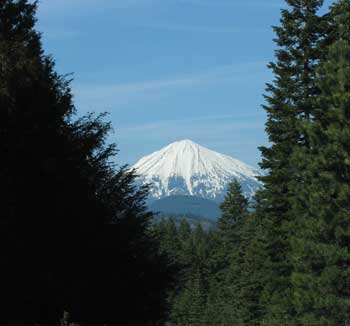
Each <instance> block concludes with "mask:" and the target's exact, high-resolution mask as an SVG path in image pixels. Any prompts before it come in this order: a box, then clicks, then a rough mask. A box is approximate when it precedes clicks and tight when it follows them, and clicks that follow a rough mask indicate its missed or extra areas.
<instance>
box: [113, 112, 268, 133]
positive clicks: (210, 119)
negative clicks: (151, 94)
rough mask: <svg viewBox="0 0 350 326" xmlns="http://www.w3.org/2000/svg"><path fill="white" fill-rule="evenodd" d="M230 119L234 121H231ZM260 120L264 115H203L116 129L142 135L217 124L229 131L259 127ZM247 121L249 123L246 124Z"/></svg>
mask: <svg viewBox="0 0 350 326" xmlns="http://www.w3.org/2000/svg"><path fill="white" fill-rule="evenodd" d="M232 119H233V120H235V121H232ZM261 119H265V115H264V113H263V112H261V113H249V114H223V115H204V116H197V117H190V118H184V119H171V120H160V121H156V122H151V123H143V124H137V125H131V126H127V127H122V128H117V129H118V133H119V132H122V133H128V132H141V133H142V132H147V131H154V130H157V129H164V128H165V129H168V127H169V126H176V128H179V126H180V125H181V126H182V127H185V125H186V124H190V125H191V127H190V128H193V127H192V126H193V124H207V123H210V126H213V125H215V124H216V123H217V124H219V125H220V126H221V128H222V127H224V128H227V129H231V128H233V127H234V128H237V127H239V128H240V129H247V128H255V127H256V126H261V123H260V122H258V123H257V120H259V121H260V120H261ZM223 120H224V123H223V122H222V121H223ZM230 120H231V121H230ZM242 120H243V121H242ZM249 120H250V121H251V122H247V121H249ZM184 124H185V125H184ZM180 128H181V127H180ZM200 131H201V130H200ZM221 131H222V129H221Z"/></svg>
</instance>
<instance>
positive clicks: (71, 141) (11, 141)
mask: <svg viewBox="0 0 350 326" xmlns="http://www.w3.org/2000/svg"><path fill="white" fill-rule="evenodd" d="M35 10H36V3H33V2H32V1H27V0H18V1H15V0H4V1H0V150H1V153H3V157H2V159H1V163H0V189H1V199H2V201H1V210H0V225H1V228H0V233H1V234H0V235H1V236H0V241H1V248H4V249H5V250H4V253H3V255H2V259H1V261H0V270H1V276H2V278H1V279H2V280H3V283H2V285H1V294H0V299H1V306H2V308H3V311H4V313H3V314H2V324H4V325H34V324H35V323H39V324H40V325H42V326H45V325H55V323H57V321H58V320H59V318H60V312H61V311H63V310H65V309H66V310H68V311H70V312H71V313H72V316H73V318H74V320H77V321H79V323H81V324H84V326H85V325H87V326H88V325H99V324H103V323H105V322H108V324H109V325H110V326H112V325H116V324H119V321H120V319H123V318H125V317H128V319H129V321H130V322H131V323H133V324H137V325H145V324H149V323H155V322H157V321H158V320H160V319H162V317H163V316H164V314H165V304H166V302H165V292H166V288H167V285H166V284H167V282H168V279H169V278H168V274H167V273H168V271H167V265H166V262H165V261H164V260H163V258H162V257H161V256H159V255H158V248H157V242H156V241H155V239H153V237H151V236H150V235H149V234H148V232H147V227H148V224H149V220H150V218H151V214H150V213H148V212H147V211H146V208H145V196H146V194H147V188H146V187H144V188H137V187H136V186H135V185H134V180H135V173H134V172H130V171H129V170H128V168H127V167H121V168H118V167H117V166H115V164H113V163H112V158H113V156H114V154H115V153H116V150H115V146H114V145H109V144H106V138H107V137H108V133H109V131H110V129H111V127H110V124H109V123H106V122H104V115H102V116H97V117H96V116H94V115H93V114H90V115H87V116H85V117H81V118H79V119H77V118H76V117H75V115H74V113H75V109H74V105H73V102H72V93H71V89H70V82H69V80H67V79H66V78H65V77H64V76H59V75H58V74H57V73H56V72H55V70H54V68H55V67H54V62H53V59H52V58H51V57H48V56H46V55H45V54H44V52H43V49H42V46H41V41H40V34H39V33H38V32H37V31H36V30H35V28H34V27H35V26H34V25H35V21H36V19H35ZM117 301H118V302H119V304H118V305H116V302H117ZM130 311H132V312H133V313H132V314H130Z"/></svg>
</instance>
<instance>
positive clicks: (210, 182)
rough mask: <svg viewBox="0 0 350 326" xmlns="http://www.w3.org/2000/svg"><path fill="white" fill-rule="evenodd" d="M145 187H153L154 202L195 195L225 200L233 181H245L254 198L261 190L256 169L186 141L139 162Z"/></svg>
mask: <svg viewBox="0 0 350 326" xmlns="http://www.w3.org/2000/svg"><path fill="white" fill-rule="evenodd" d="M134 168H135V169H136V171H137V173H138V174H139V175H140V180H141V182H142V183H151V184H153V187H152V189H151V194H152V197H153V198H156V199H159V198H163V197H166V196H170V195H193V196H199V197H203V198H207V199H214V200H217V201H220V200H222V198H223V195H224V193H225V191H226V188H227V185H228V183H229V182H231V181H232V179H237V180H239V181H242V183H243V181H244V184H243V185H242V187H243V190H244V191H245V192H246V195H247V196H251V195H252V194H253V193H254V192H255V191H256V189H257V187H258V186H260V184H259V182H258V181H257V179H256V176H257V175H260V173H259V172H258V171H257V170H256V169H254V168H253V167H250V166H248V165H247V164H245V163H243V162H241V161H239V160H237V159H235V158H232V157H230V156H227V155H224V154H220V153H218V152H215V151H212V150H210V149H208V148H205V147H203V146H201V145H199V144H196V143H195V142H193V141H191V140H189V139H185V140H180V141H176V142H174V143H171V144H169V145H168V146H166V147H164V148H162V149H161V150H159V151H157V152H154V153H152V154H150V155H148V156H145V157H143V158H142V159H140V160H139V161H138V162H137V163H136V164H135V166H134Z"/></svg>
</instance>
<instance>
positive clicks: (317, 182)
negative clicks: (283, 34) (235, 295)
mask: <svg viewBox="0 0 350 326" xmlns="http://www.w3.org/2000/svg"><path fill="white" fill-rule="evenodd" d="M332 17H333V18H332V19H333V21H332V24H333V26H334V27H336V28H337V30H336V31H335V32H334V35H335V42H334V43H333V45H332V46H330V47H329V53H328V55H327V56H326V58H325V60H324V61H323V62H322V64H321V66H320V68H319V69H318V76H317V82H318V84H319V86H320V89H321V95H320V97H319V98H318V99H317V110H315V114H314V121H313V122H312V123H309V124H307V125H306V126H305V129H306V130H307V131H308V135H309V139H310V145H311V146H310V149H309V150H308V151H304V152H298V153H296V154H295V159H298V157H299V158H300V155H303V158H304V160H305V161H306V162H307V164H308V166H307V168H306V169H304V170H303V171H301V178H303V180H305V184H304V185H303V187H301V185H300V186H299V190H300V191H299V192H298V196H296V198H295V200H294V202H293V210H294V212H295V213H296V214H297V216H298V218H297V219H296V221H295V223H294V224H293V229H294V230H295V232H294V235H293V237H292V245H293V247H292V249H293V250H292V257H293V266H294V273H293V292H294V293H293V294H294V305H295V308H296V311H297V318H298V322H299V324H300V325H346V324H347V323H349V322H350V313H349V311H350V292H349V287H348V285H349V282H350V276H349V266H350V253H349V245H350V215H349V211H350V206H349V199H350V188H349V184H350V165H349V162H350V156H349V153H350V147H349V141H348V140H349V136H350V127H349V126H350V115H349V107H350V106H349V104H350V2H349V1H339V3H338V4H337V5H335V6H333V8H332Z"/></svg>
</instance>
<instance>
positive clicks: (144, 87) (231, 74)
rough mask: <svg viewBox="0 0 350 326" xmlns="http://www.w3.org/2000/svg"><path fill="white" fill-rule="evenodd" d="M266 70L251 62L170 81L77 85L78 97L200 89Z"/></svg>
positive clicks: (261, 63) (103, 96) (262, 64)
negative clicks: (200, 87) (190, 88)
mask: <svg viewBox="0 0 350 326" xmlns="http://www.w3.org/2000/svg"><path fill="white" fill-rule="evenodd" d="M262 68H265V62H251V63H243V64H232V65H223V66H218V67H214V68H212V69H210V70H207V71H203V72H197V73H193V74H187V75H182V76H175V77H173V78H168V79H160V80H146V81H135V82H126V83H115V84H104V85H95V84H94V85H83V84H81V85H76V88H75V90H76V92H77V95H78V97H80V98H85V99H91V98H110V97H111V96H112V97H117V96H122V95H124V96H125V95H127V96H129V95H137V94H142V93H149V92H160V91H164V90H171V89H179V88H185V89H187V88H189V87H199V86H203V85H209V84H211V83H217V82H220V81H227V80H232V79H234V78H241V74H242V73H243V74H244V75H248V74H249V73H255V72H256V71H257V70H259V69H260V70H261V69H262Z"/></svg>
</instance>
